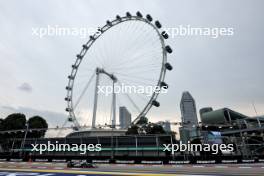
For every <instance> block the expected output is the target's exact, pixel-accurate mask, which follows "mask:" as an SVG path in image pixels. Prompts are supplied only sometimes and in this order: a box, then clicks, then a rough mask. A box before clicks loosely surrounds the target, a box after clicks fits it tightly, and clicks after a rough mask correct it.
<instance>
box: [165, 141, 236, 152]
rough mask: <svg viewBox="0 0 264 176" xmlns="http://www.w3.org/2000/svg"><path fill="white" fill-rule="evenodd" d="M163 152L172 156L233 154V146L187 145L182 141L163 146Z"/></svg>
mask: <svg viewBox="0 0 264 176" xmlns="http://www.w3.org/2000/svg"><path fill="white" fill-rule="evenodd" d="M163 147H164V149H163V151H164V152H165V151H169V152H171V154H174V153H176V152H212V154H218V153H219V152H233V151H234V145H233V144H191V143H190V141H188V143H187V144H184V143H182V141H180V143H179V144H163Z"/></svg>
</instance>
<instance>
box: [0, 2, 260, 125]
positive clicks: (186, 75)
mask: <svg viewBox="0 0 264 176" xmlns="http://www.w3.org/2000/svg"><path fill="white" fill-rule="evenodd" d="M263 7H264V2H263V1H261V0H259V1H257V0H247V1H238V0H233V1H230V0H221V1H220V0H219V1H211V0H202V1H196V0H193V1H190V0H187V1H176V0H166V1H164V0H104V1H103V0H68V1H63V0H46V1H40V0H24V1H20V0H9V1H7V0H6V1H4V0H1V1H0V82H1V85H0V106H1V107H0V118H4V117H5V116H6V115H7V114H8V113H12V112H24V113H26V114H27V115H28V116H32V115H34V114H39V115H42V116H44V117H45V118H47V120H48V122H49V123H50V124H52V125H57V124H58V125H60V124H62V123H63V121H64V119H65V118H66V116H65V114H66V113H65V112H64V109H65V102H64V97H65V94H66V91H65V86H66V84H67V75H68V74H69V72H70V66H71V64H72V63H73V62H74V59H75V55H76V54H77V53H78V52H79V50H80V48H81V45H82V44H83V43H85V42H86V41H87V38H82V37H80V36H47V37H43V38H39V37H37V36H35V35H32V28H38V27H47V26H48V25H59V26H65V27H91V28H96V27H99V26H102V25H104V24H105V21H106V20H107V19H113V18H115V16H116V15H117V14H120V15H124V14H125V12H126V11H130V12H131V13H133V14H135V12H136V11H138V10H140V11H141V12H142V13H143V14H147V13H149V14H151V15H152V16H153V18H155V19H159V20H160V21H161V23H162V24H163V26H165V27H169V28H173V27H179V25H183V26H187V25H190V26H193V27H202V28H214V27H218V28H221V27H222V28H233V30H234V31H233V32H234V35H232V36H219V37H218V38H212V37H210V36H177V37H174V38H170V40H168V43H169V44H170V45H171V47H172V48H173V50H174V53H173V54H172V55H169V57H168V61H169V62H170V63H171V64H172V65H173V67H174V70H173V71H172V72H169V73H168V74H167V77H166V82H167V83H168V84H169V85H170V88H169V92H168V94H166V95H162V96H160V97H159V101H160V102H161V107H160V108H158V109H155V110H154V111H153V112H152V113H154V115H153V117H152V119H151V120H152V121H158V120H165V119H167V120H171V121H179V119H180V107H179V102H180V98H181V94H182V92H183V91H186V90H188V91H189V92H190V93H191V94H192V96H193V97H194V98H195V100H196V103H197V109H200V108H201V107H205V106H212V107H213V108H214V109H218V108H223V107H229V108H231V109H234V110H236V111H239V112H241V113H244V114H246V115H249V116H254V115H255V112H254V109H253V106H252V102H254V104H255V106H256V109H257V112H258V114H264V92H263V87H264V77H263V73H264V71H263V65H264V57H263V56H264V50H263V43H264V36H263V31H264V19H263V18H264V15H263Z"/></svg>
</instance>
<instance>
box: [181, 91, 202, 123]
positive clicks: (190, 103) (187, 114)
mask: <svg viewBox="0 0 264 176" xmlns="http://www.w3.org/2000/svg"><path fill="white" fill-rule="evenodd" d="M180 107H181V116H182V123H183V125H182V126H183V127H192V126H196V125H198V119H197V113H196V105H195V100H194V99H193V97H192V95H191V94H190V93H189V92H188V91H186V92H183V94H182V98H181V103H180Z"/></svg>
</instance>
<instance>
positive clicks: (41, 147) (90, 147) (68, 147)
mask: <svg viewBox="0 0 264 176" xmlns="http://www.w3.org/2000/svg"><path fill="white" fill-rule="evenodd" d="M31 146H32V147H33V148H32V149H31V152H39V153H40V154H42V153H43V152H53V151H56V152H57V151H58V152H65V151H68V152H80V154H86V153H87V151H88V152H93V151H96V152H100V151H101V150H102V147H101V144H59V143H58V141H56V142H55V143H51V142H50V141H48V143H47V144H31Z"/></svg>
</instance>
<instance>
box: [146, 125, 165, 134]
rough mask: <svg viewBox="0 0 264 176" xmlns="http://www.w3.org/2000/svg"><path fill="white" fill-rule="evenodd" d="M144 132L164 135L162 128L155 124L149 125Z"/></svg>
mask: <svg viewBox="0 0 264 176" xmlns="http://www.w3.org/2000/svg"><path fill="white" fill-rule="evenodd" d="M145 130H146V133H147V134H166V131H165V130H164V129H163V127H162V126H161V125H158V124H155V123H149V124H148V125H147V127H146V129H145Z"/></svg>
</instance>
